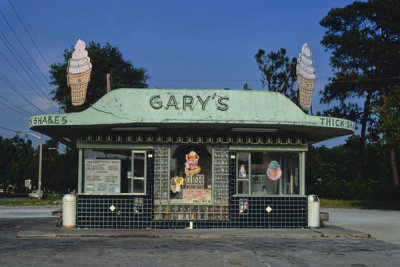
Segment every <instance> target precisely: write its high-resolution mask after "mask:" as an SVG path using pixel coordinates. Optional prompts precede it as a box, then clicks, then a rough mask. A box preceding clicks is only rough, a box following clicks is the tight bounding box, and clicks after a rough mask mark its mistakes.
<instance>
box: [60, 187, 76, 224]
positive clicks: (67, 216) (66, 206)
mask: <svg viewBox="0 0 400 267" xmlns="http://www.w3.org/2000/svg"><path fill="white" fill-rule="evenodd" d="M75 226H76V197H75V196H74V195H73V194H67V195H65V196H64V197H63V207H62V227H63V228H75Z"/></svg>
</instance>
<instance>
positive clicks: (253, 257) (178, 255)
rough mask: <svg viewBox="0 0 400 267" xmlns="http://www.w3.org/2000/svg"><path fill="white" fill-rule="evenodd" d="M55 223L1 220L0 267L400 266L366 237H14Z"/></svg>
mask: <svg viewBox="0 0 400 267" xmlns="http://www.w3.org/2000/svg"><path fill="white" fill-rule="evenodd" d="M0 213H1V211H0ZM56 220H57V218H54V217H53V218H52V217H40V218H39V217H38V218H13V219H5V218H2V219H0V233H1V235H2V236H1V238H0V266H77V265H81V264H85V265H87V266H94V265H97V266H113V265H120V266H399V263H400V246H399V245H396V244H391V243H387V242H383V241H380V240H376V239H371V238H332V237H330V238H321V237H311V238H310V237H306V238H302V237H254V236H252V237H225V238H212V237H211V238H201V239H198V238H143V237H137V238H132V237H120V238H110V237H108V238H104V237H63V238H18V237H17V234H18V233H19V232H21V231H29V230H30V229H33V228H44V227H55V223H56ZM110 231H111V232H113V231H115V232H118V230H110ZM144 231H146V230H144ZM182 231H185V230H182ZM237 231H240V229H238V230H237Z"/></svg>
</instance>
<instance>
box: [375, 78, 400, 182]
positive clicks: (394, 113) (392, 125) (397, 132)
mask: <svg viewBox="0 0 400 267" xmlns="http://www.w3.org/2000/svg"><path fill="white" fill-rule="evenodd" d="M390 89H391V90H389V91H388V94H387V96H386V99H385V101H384V103H382V104H381V105H378V106H376V107H375V109H374V112H375V113H378V114H380V116H379V121H378V126H377V127H378V129H379V130H380V131H381V132H383V133H385V134H384V135H383V136H382V139H381V142H382V143H383V144H385V145H389V146H390V147H394V148H396V149H399V147H400V86H399V85H395V86H393V87H392V88H390ZM390 153H395V151H394V149H392V150H391V151H390ZM390 159H391V161H392V160H394V159H395V155H390ZM391 165H392V172H393V173H395V175H396V176H397V175H398V173H396V172H397V168H394V169H393V166H396V162H391ZM393 183H394V185H399V180H394V181H393Z"/></svg>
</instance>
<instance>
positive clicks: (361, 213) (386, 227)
mask: <svg viewBox="0 0 400 267" xmlns="http://www.w3.org/2000/svg"><path fill="white" fill-rule="evenodd" d="M321 211H325V212H328V213H329V222H328V223H327V224H328V225H335V226H339V227H342V228H347V229H350V230H354V231H360V232H364V233H369V234H371V236H372V237H373V238H376V239H379V240H383V241H386V242H391V243H395V244H400V211H395V210H362V209H321Z"/></svg>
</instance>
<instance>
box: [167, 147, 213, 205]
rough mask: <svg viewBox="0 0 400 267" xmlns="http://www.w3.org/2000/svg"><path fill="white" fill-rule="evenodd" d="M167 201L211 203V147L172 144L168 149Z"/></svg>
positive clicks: (176, 202)
mask: <svg viewBox="0 0 400 267" xmlns="http://www.w3.org/2000/svg"><path fill="white" fill-rule="evenodd" d="M170 153H171V154H170V176H169V177H170V181H169V189H170V190H169V203H171V204H211V203H212V183H213V178H212V147H211V146H193V145H174V146H171V150H170Z"/></svg>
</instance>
